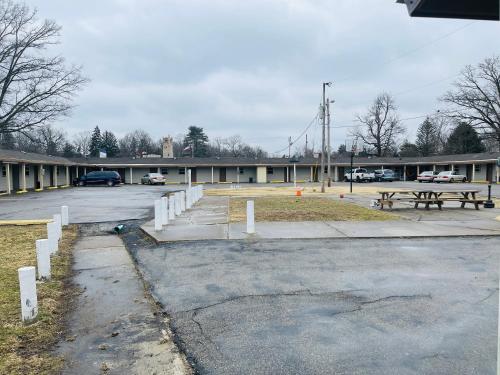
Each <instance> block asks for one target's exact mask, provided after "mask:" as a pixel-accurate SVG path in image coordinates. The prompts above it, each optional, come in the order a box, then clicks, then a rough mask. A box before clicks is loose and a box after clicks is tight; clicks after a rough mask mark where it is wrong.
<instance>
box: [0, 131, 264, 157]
mask: <svg viewBox="0 0 500 375" xmlns="http://www.w3.org/2000/svg"><path fill="white" fill-rule="evenodd" d="M0 148H2V149H10V150H18V151H25V152H35V153H43V154H47V155H52V156H64V157H99V155H100V153H101V152H105V153H106V155H107V157H134V158H140V157H144V156H147V155H162V149H163V140H161V139H157V140H155V139H153V137H151V135H149V134H148V133H147V132H146V131H144V130H134V131H132V132H129V133H127V134H126V135H125V136H123V137H122V138H118V137H116V135H115V134H114V133H113V132H111V131H109V130H104V131H102V130H101V129H100V128H99V126H96V127H95V128H94V130H93V131H85V132H80V133H78V134H76V135H74V136H73V137H71V138H70V137H68V136H67V135H66V133H65V132H64V131H63V130H61V129H58V128H55V127H53V126H52V125H46V126H43V127H37V128H35V129H33V130H32V131H31V132H30V134H25V133H21V132H18V133H2V134H0ZM173 152H174V156H175V157H182V156H192V157H247V158H264V157H267V156H268V154H267V152H265V151H264V150H263V149H262V148H260V147H258V146H257V147H255V146H250V145H248V144H247V143H245V142H244V141H243V139H242V138H241V136H239V135H233V136H231V137H227V138H221V137H216V138H214V139H213V140H212V141H210V140H209V138H208V136H207V135H206V134H205V132H204V130H203V128H201V127H198V126H190V127H189V128H188V130H187V133H186V134H179V135H177V137H176V138H175V139H174V140H173Z"/></svg>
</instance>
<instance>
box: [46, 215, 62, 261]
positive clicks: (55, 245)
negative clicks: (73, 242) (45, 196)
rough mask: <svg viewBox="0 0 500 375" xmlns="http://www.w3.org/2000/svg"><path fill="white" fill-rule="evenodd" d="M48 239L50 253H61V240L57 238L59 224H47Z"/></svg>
mask: <svg viewBox="0 0 500 375" xmlns="http://www.w3.org/2000/svg"><path fill="white" fill-rule="evenodd" d="M47 238H48V240H49V252H50V254H51V255H52V254H55V253H57V252H58V251H59V239H58V238H57V223H55V222H50V223H47Z"/></svg>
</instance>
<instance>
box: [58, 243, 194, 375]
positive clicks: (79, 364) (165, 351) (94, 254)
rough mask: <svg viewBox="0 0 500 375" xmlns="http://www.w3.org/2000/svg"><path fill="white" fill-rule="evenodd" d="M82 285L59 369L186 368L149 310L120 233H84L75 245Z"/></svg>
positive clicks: (171, 372)
mask: <svg viewBox="0 0 500 375" xmlns="http://www.w3.org/2000/svg"><path fill="white" fill-rule="evenodd" d="M74 256H75V264H74V270H75V272H76V276H75V279H74V281H75V283H77V284H78V286H79V287H80V288H81V289H82V290H83V293H82V294H80V295H79V297H78V300H77V303H76V307H75V308H74V311H73V312H72V313H71V315H70V318H69V322H70V334H69V335H68V337H67V339H66V341H64V342H62V343H61V344H60V345H59V349H58V351H59V353H60V354H61V355H63V356H64V357H65V359H66V363H67V366H66V368H65V370H64V374H102V373H105V374H141V375H142V374H144V375H149V374H158V375H159V374H165V375H177V374H187V373H189V372H188V371H187V370H186V368H187V367H186V366H185V365H184V361H183V359H182V357H181V355H180V354H179V353H178V352H177V349H176V347H175V345H174V344H173V342H172V341H171V340H170V336H169V333H168V332H167V331H166V330H161V328H160V326H161V325H162V324H161V322H159V321H158V318H157V317H156V316H155V315H154V314H153V306H152V305H151V304H150V302H149V300H148V299H147V298H146V296H145V293H144V287H143V284H142V281H141V279H140V278H139V276H138V275H137V273H136V270H135V268H134V265H133V262H132V259H131V258H130V256H129V254H128V252H127V250H126V249H125V247H124V245H123V243H122V241H121V239H120V238H119V237H115V236H92V237H83V238H82V239H81V240H80V241H78V243H77V244H76V246H75V249H74Z"/></svg>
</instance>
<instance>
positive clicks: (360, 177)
mask: <svg viewBox="0 0 500 375" xmlns="http://www.w3.org/2000/svg"><path fill="white" fill-rule="evenodd" d="M350 180H351V172H350V171H348V172H347V173H346V174H345V175H344V181H346V182H347V181H350ZM352 180H353V181H356V182H373V181H375V174H374V173H369V172H368V171H367V170H366V169H364V168H356V169H353V170H352Z"/></svg>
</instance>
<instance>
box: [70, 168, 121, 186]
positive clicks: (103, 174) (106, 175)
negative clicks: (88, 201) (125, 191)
mask: <svg viewBox="0 0 500 375" xmlns="http://www.w3.org/2000/svg"><path fill="white" fill-rule="evenodd" d="M121 183H122V178H121V177H120V174H119V173H118V172H116V171H94V172H89V173H87V174H84V175H83V176H81V177H79V178H75V179H74V180H73V185H75V186H86V185H107V186H115V185H119V184H121Z"/></svg>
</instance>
